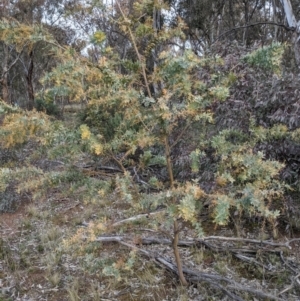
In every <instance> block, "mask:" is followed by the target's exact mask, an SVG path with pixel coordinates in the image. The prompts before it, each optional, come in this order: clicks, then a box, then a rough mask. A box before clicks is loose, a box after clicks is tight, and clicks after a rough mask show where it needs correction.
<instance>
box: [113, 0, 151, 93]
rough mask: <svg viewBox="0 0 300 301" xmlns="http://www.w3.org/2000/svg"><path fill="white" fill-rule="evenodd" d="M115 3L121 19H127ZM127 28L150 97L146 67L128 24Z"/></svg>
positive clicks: (119, 6)
mask: <svg viewBox="0 0 300 301" xmlns="http://www.w3.org/2000/svg"><path fill="white" fill-rule="evenodd" d="M116 3H117V5H118V8H119V10H120V12H121V15H122V17H123V19H124V20H128V18H127V17H126V16H125V14H124V12H123V10H122V8H121V5H120V3H119V1H116ZM127 28H128V31H129V36H130V39H131V42H132V44H133V48H134V50H135V53H136V55H137V58H138V60H139V62H140V64H141V67H142V73H143V77H144V82H145V86H146V89H147V94H148V96H149V97H152V96H151V91H150V86H149V83H148V79H147V75H146V69H145V66H144V62H143V59H142V56H141V54H140V53H139V50H138V48H137V45H136V42H135V38H134V35H133V33H132V31H131V29H130V27H129V26H128V27H127Z"/></svg>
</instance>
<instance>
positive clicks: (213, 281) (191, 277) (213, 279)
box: [95, 236, 284, 301]
mask: <svg viewBox="0 0 300 301" xmlns="http://www.w3.org/2000/svg"><path fill="white" fill-rule="evenodd" d="M95 241H97V242H118V243H120V244H122V245H124V246H126V247H128V248H131V249H133V250H135V251H137V252H139V253H140V254H142V255H144V256H146V257H148V258H149V259H152V260H153V262H154V263H156V264H157V265H159V266H160V267H162V266H163V267H164V268H166V269H167V270H169V271H170V272H172V273H174V274H176V275H177V276H178V271H177V267H176V265H175V264H174V263H172V262H169V261H168V260H166V259H164V258H163V257H161V256H155V255H154V254H152V253H151V252H149V251H146V250H144V249H141V248H139V247H137V246H136V245H134V244H131V243H127V242H125V241H123V237H122V236H109V237H108V236H99V237H97V238H96V240H95ZM183 272H184V274H185V275H186V279H187V280H188V281H189V282H190V283H192V284H197V283H199V282H200V281H205V282H208V283H209V284H210V285H212V286H214V287H218V288H219V289H221V290H222V291H223V292H224V293H225V294H226V295H228V296H229V297H231V298H232V300H237V301H244V300H243V299H242V298H241V297H239V296H237V295H235V294H234V293H233V292H231V291H229V290H228V289H232V290H234V291H243V292H249V293H251V294H253V295H256V296H258V297H260V298H265V299H269V300H275V301H284V299H281V298H278V297H276V296H274V295H271V294H268V293H265V292H263V291H260V290H256V289H253V288H249V287H246V286H243V285H241V284H239V283H238V282H235V281H233V280H232V279H229V278H226V277H223V276H220V275H217V274H207V273H202V272H198V271H194V270H191V269H188V268H183ZM220 282H225V283H227V284H228V286H227V287H224V286H223V285H222V284H221V283H220Z"/></svg>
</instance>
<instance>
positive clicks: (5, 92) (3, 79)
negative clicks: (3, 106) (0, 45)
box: [1, 44, 10, 103]
mask: <svg viewBox="0 0 300 301" xmlns="http://www.w3.org/2000/svg"><path fill="white" fill-rule="evenodd" d="M8 56H9V51H8V46H7V45H5V44H4V58H3V61H2V70H3V72H2V77H1V85H2V99H3V101H5V102H6V103H10V100H9V88H8Z"/></svg>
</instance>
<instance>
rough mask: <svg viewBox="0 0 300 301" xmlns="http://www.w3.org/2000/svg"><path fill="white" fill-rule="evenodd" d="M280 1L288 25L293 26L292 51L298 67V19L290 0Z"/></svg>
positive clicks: (299, 55)
mask: <svg viewBox="0 0 300 301" xmlns="http://www.w3.org/2000/svg"><path fill="white" fill-rule="evenodd" d="M280 2H281V4H282V6H283V9H284V13H285V17H286V19H287V22H288V25H289V26H290V27H294V28H295V33H294V37H293V42H294V51H295V59H296V62H297V65H298V67H299V68H300V21H297V20H296V18H295V15H294V13H293V8H292V5H291V1H290V0H280Z"/></svg>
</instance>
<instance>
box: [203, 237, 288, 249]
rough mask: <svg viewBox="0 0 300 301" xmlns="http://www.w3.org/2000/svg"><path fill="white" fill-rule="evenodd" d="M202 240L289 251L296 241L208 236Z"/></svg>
mask: <svg viewBox="0 0 300 301" xmlns="http://www.w3.org/2000/svg"><path fill="white" fill-rule="evenodd" d="M201 240H224V241H239V242H249V243H253V244H261V245H268V246H272V247H285V248H288V249H291V248H292V247H291V246H290V245H289V244H290V243H291V242H292V241H294V239H292V240H290V241H287V242H286V243H275V242H272V241H266V240H258V239H249V238H239V237H225V236H207V237H204V238H203V239H199V240H198V241H201Z"/></svg>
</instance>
